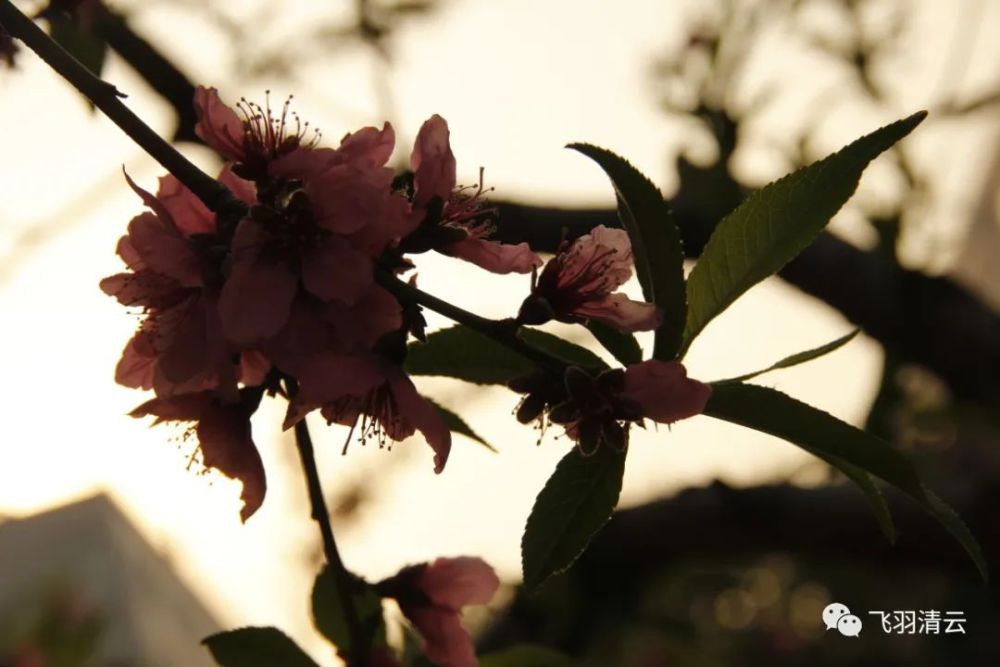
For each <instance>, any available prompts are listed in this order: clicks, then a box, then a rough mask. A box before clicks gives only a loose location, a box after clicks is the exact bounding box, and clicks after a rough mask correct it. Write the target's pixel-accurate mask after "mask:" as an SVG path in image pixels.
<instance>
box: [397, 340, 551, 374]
mask: <svg viewBox="0 0 1000 667" xmlns="http://www.w3.org/2000/svg"><path fill="white" fill-rule="evenodd" d="M403 368H404V369H405V370H406V372H407V373H409V374H410V375H445V376H448V377H453V378H458V379H459V380H465V381H466V382H474V383H476V384H506V383H507V382H508V381H509V380H510V379H511V378H515V377H519V376H522V375H525V374H527V373H530V372H531V371H533V370H535V366H534V364H532V363H531V362H530V361H529V360H527V359H525V358H524V357H522V356H521V355H520V354H518V353H517V352H514V351H512V350H510V349H509V348H507V347H505V346H504V345H501V344H500V343H498V342H496V341H495V340H493V339H492V338H488V337H486V336H484V335H483V334H481V333H477V332H475V331H473V330H472V329H470V328H468V327H465V326H462V325H456V326H453V327H450V328H447V329H441V330H439V331H435V332H434V333H432V334H430V335H429V336H427V342H426V343H419V342H417V343H411V344H410V345H409V347H408V348H407V354H406V361H405V362H404V364H403Z"/></svg>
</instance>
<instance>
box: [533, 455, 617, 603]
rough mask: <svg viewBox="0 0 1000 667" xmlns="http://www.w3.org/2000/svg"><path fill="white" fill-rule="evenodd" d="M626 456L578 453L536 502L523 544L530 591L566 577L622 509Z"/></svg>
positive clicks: (568, 459)
mask: <svg viewBox="0 0 1000 667" xmlns="http://www.w3.org/2000/svg"><path fill="white" fill-rule="evenodd" d="M624 474H625V453H624V452H619V451H616V450H615V449H614V448H612V447H601V448H599V449H598V450H597V452H595V453H594V454H593V455H592V456H582V455H581V454H580V453H579V452H578V451H577V450H576V449H573V450H571V451H570V452H569V454H567V455H566V456H565V457H563V459H562V461H560V462H559V465H557V466H556V469H555V472H554V473H553V474H552V477H550V478H549V481H548V482H546V483H545V488H543V489H542V491H541V493H539V494H538V498H536V499H535V506H534V507H533V508H532V509H531V515H530V516H529V517H528V523H527V525H526V526H525V529H524V537H523V538H522V539H521V565H522V569H523V574H524V586H525V588H527V589H533V588H537V587H538V586H539V585H541V584H542V583H543V582H544V581H545V580H546V579H548V578H549V577H550V576H552V575H554V574H558V573H560V572H563V571H565V570H566V569H568V568H569V566H570V565H572V564H573V561H575V560H576V559H577V557H579V555H580V554H581V553H582V552H583V550H584V549H585V548H586V546H587V544H588V543H589V542H590V540H591V538H593V536H594V535H595V534H596V533H597V531H599V530H600V529H601V528H602V527H603V526H604V524H605V523H607V522H608V519H610V518H611V513H612V511H614V509H615V505H616V504H618V495H619V494H620V493H621V488H622V476H623V475H624Z"/></svg>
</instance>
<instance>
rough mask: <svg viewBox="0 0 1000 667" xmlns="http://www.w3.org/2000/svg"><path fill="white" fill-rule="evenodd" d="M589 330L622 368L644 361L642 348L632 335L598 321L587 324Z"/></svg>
mask: <svg viewBox="0 0 1000 667" xmlns="http://www.w3.org/2000/svg"><path fill="white" fill-rule="evenodd" d="M587 329H588V330H589V331H590V333H591V334H593V336H594V338H596V339H597V342H598V343H600V344H601V345H602V346H603V347H604V349H605V350H607V351H608V352H610V353H611V354H612V356H614V358H615V359H617V360H618V363H620V364H621V365H622V366H628V365H629V364H637V363H639V362H640V361H642V348H641V347H639V343H638V342H637V341H636V340H635V336H633V335H632V334H630V333H627V332H624V331H618V329H615V328H614V327H611V326H608V325H607V324H604V323H603V322H598V321H597V320H590V322H588V323H587Z"/></svg>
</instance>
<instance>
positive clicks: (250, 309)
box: [196, 89, 416, 345]
mask: <svg viewBox="0 0 1000 667" xmlns="http://www.w3.org/2000/svg"><path fill="white" fill-rule="evenodd" d="M196 102H197V105H198V108H199V109H200V112H199V113H200V118H201V123H200V124H199V127H200V128H201V129H200V130H199V131H200V132H201V133H202V134H201V136H202V137H203V138H205V139H206V141H208V142H209V143H211V144H212V145H213V146H215V147H216V149H217V150H219V151H220V152H221V153H222V154H223V155H224V156H226V157H229V158H230V159H233V160H236V161H237V164H236V166H235V167H234V169H235V170H236V171H237V172H238V173H247V174H252V177H253V178H254V179H255V180H256V181H257V183H258V185H259V186H260V187H259V188H258V192H257V205H255V206H254V207H253V208H252V209H251V214H250V215H249V216H248V217H247V218H245V219H243V220H241V221H240V222H239V224H238V225H237V227H236V230H235V233H234V235H233V238H232V244H231V262H230V270H229V273H228V275H227V277H226V281H225V285H224V286H223V287H222V292H221V295H220V297H219V313H220V316H221V319H222V326H223V330H224V331H225V334H226V337H227V338H228V339H229V340H231V341H233V342H234V343H236V344H238V345H257V344H264V343H265V342H266V341H267V340H268V339H270V338H272V337H273V336H275V335H276V334H277V333H278V332H279V331H281V330H282V329H283V328H284V327H285V325H286V323H287V322H288V319H289V317H290V315H291V312H292V307H293V303H294V302H295V301H296V299H297V298H299V297H300V296H302V295H303V292H304V293H306V295H307V296H308V297H309V298H312V297H315V298H316V299H318V300H320V301H322V302H324V303H329V302H339V303H341V304H344V305H346V306H352V305H353V304H354V303H356V302H357V301H358V300H359V299H361V298H362V297H363V296H364V295H365V294H368V293H369V292H370V290H371V288H372V286H373V276H372V269H373V259H374V258H377V257H379V256H380V255H381V254H382V253H383V252H384V251H385V250H386V248H388V247H390V246H392V245H394V244H396V243H398V241H399V240H400V239H401V238H402V237H404V236H406V235H407V234H409V232H410V231H412V229H413V228H414V226H415V224H416V223H415V220H414V218H413V215H412V213H411V211H410V207H409V203H408V202H407V200H406V199H405V197H403V196H401V195H399V194H396V193H394V192H393V187H392V181H393V174H392V170H391V169H389V168H387V167H386V166H385V162H386V161H387V160H388V158H389V155H390V154H391V152H392V147H393V142H394V134H393V131H392V127H391V126H390V125H389V124H388V123H387V124H386V125H385V126H384V127H383V129H382V130H377V129H375V128H364V129H362V130H360V131H358V132H356V133H354V134H349V135H347V136H345V137H344V139H343V140H342V142H341V145H340V147H339V148H337V149H322V148H316V147H315V145H314V143H315V142H310V143H305V142H303V141H302V132H304V130H303V128H301V127H299V125H298V121H297V120H296V126H295V129H294V131H293V130H292V129H290V128H291V125H290V124H289V123H288V120H287V116H288V110H287V103H286V106H285V109H284V111H283V112H282V115H281V117H280V119H276V118H272V116H271V111H270V108H261V107H259V106H256V105H253V104H251V103H247V102H241V104H240V106H239V107H238V108H239V110H240V111H241V113H242V114H243V116H244V120H243V121H239V119H238V117H237V115H236V112H234V111H233V110H232V109H230V108H229V107H226V106H225V105H224V104H223V103H222V102H221V101H220V100H219V98H218V94H217V93H216V92H215V91H214V89H207V90H206V89H199V91H198V95H197V97H196ZM239 128H242V129H239ZM268 128H270V129H268Z"/></svg>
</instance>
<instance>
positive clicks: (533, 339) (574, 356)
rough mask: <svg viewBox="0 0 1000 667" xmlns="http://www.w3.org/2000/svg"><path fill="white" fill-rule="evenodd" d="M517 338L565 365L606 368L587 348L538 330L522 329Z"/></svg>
mask: <svg viewBox="0 0 1000 667" xmlns="http://www.w3.org/2000/svg"><path fill="white" fill-rule="evenodd" d="M518 336H520V337H521V339H522V340H523V341H525V342H526V343H528V344H529V345H531V346H533V347H537V348H538V349H539V350H542V351H543V352H548V353H549V354H551V355H552V356H554V357H559V358H560V359H562V360H563V361H565V362H567V363H570V364H574V365H576V366H582V367H584V368H600V369H605V368H607V367H608V365H607V364H606V363H604V360H603V359H601V358H600V357H599V356H597V355H596V354H594V353H593V352H591V351H590V350H588V349H587V348H585V347H583V346H581V345H577V344H576V343H571V342H569V341H568V340H566V339H565V338H560V337H559V336H553V335H552V334H550V333H547V332H545V331H541V330H540V329H532V328H530V327H522V328H521V330H520V332H519V333H518Z"/></svg>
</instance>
